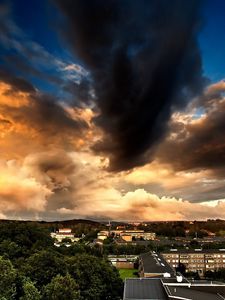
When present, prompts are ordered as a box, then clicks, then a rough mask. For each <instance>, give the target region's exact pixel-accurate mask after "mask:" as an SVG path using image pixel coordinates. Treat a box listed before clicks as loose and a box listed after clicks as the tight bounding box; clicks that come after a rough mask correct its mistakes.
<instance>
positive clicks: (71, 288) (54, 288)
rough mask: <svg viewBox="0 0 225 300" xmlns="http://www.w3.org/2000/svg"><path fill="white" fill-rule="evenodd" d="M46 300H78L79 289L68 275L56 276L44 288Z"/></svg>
mask: <svg viewBox="0 0 225 300" xmlns="http://www.w3.org/2000/svg"><path fill="white" fill-rule="evenodd" d="M43 294H44V299H46V300H78V299H80V292H79V287H78V284H77V283H76V281H75V280H74V279H73V278H72V277H71V276H70V275H69V274H66V276H61V275H57V276H56V277H54V278H53V279H52V281H51V282H50V283H49V284H47V285H46V286H45V288H44V293H43Z"/></svg>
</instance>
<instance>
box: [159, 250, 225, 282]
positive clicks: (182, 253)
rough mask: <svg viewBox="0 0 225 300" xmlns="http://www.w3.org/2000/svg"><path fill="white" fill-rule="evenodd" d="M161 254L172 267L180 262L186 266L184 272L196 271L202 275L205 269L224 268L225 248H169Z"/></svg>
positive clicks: (175, 266)
mask: <svg viewBox="0 0 225 300" xmlns="http://www.w3.org/2000/svg"><path fill="white" fill-rule="evenodd" d="M161 254H162V256H163V257H164V259H165V260H166V261H167V262H168V263H169V264H170V266H171V267H172V268H174V269H175V268H177V267H178V266H179V264H180V263H182V264H184V265H185V267H186V272H198V274H199V275H200V276H203V275H204V274H205V272H206V271H216V270H218V269H221V268H225V249H218V250H202V249H193V250H177V249H170V251H166V252H163V253H161Z"/></svg>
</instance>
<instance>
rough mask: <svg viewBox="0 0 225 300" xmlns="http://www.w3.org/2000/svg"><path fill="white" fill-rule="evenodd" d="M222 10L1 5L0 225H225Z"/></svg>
mask: <svg viewBox="0 0 225 300" xmlns="http://www.w3.org/2000/svg"><path fill="white" fill-rule="evenodd" d="M224 53H225V2H224V1H223V0H215V1H210V0H205V1H196V0H190V1H186V0H170V1H167V0H157V1H156V0H151V1H148V0H132V1H130V0H123V1H120V0H108V1H103V0H49V1H48V0H32V1H26V0H11V1H10V0H8V1H7V0H6V1H2V0H0V219H1V218H2V219H6V218H10V219H32V220H63V219H72V218H89V219H94V220H123V221H166V220H206V219H209V218H210V219H212V218H224V215H225V139H224V136H225V135H224V134H225V81H224V78H225V58H224Z"/></svg>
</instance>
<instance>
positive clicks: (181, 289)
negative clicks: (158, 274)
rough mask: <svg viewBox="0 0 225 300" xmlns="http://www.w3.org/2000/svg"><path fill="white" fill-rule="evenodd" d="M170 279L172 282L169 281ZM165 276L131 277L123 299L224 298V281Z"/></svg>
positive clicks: (183, 299)
mask: <svg viewBox="0 0 225 300" xmlns="http://www.w3.org/2000/svg"><path fill="white" fill-rule="evenodd" d="M169 281H170V282H169ZM171 281H172V280H169V279H164V278H161V279H160V278H130V279H126V281H125V285H124V295H123V300H170V299H171V300H172V299H182V300H224V299H225V284H223V283H218V284H217V283H210V282H203V283H200V282H199V283H191V284H190V283H189V284H188V283H187V282H186V281H184V282H182V283H178V282H171Z"/></svg>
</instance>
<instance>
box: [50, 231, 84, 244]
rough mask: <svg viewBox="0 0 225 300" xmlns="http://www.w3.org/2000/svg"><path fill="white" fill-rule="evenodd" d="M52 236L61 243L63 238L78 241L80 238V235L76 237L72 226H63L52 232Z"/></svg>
mask: <svg viewBox="0 0 225 300" xmlns="http://www.w3.org/2000/svg"><path fill="white" fill-rule="evenodd" d="M51 237H52V238H54V239H56V240H57V242H59V243H61V242H62V240H63V239H70V240H71V241H72V242H77V241H79V239H80V238H78V237H74V234H73V233H72V230H71V229H70V228H62V229H59V230H58V231H57V232H52V233H51Z"/></svg>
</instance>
